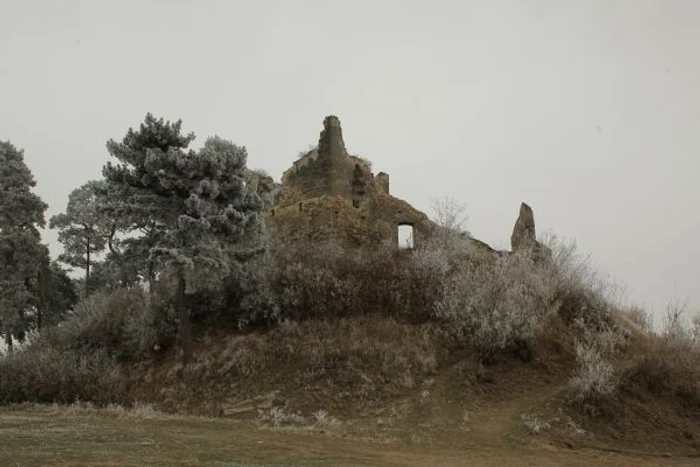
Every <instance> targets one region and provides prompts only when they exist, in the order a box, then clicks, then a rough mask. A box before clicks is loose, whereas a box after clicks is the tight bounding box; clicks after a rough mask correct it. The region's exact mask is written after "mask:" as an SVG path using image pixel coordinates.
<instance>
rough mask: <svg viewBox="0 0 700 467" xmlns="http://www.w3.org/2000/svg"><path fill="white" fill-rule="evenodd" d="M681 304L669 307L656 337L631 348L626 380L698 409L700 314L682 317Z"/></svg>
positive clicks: (699, 389) (648, 338) (699, 405)
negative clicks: (631, 362)
mask: <svg viewBox="0 0 700 467" xmlns="http://www.w3.org/2000/svg"><path fill="white" fill-rule="evenodd" d="M685 314H686V313H685V309H684V307H682V306H681V307H676V306H669V310H668V314H667V318H666V320H665V322H664V327H663V329H662V332H661V334H660V335H659V336H648V337H647V338H646V339H638V340H637V342H636V343H635V345H634V346H633V347H632V348H631V349H630V353H631V354H632V355H633V357H634V364H633V366H632V367H631V368H630V369H629V371H628V374H627V377H626V381H625V382H626V383H627V384H630V383H637V384H641V385H642V386H643V387H645V388H646V389H647V390H648V391H650V392H651V393H652V394H655V395H658V396H662V397H666V398H674V399H677V400H680V401H681V402H682V403H683V404H684V405H686V406H688V407H689V408H693V409H698V408H700V314H695V315H694V316H693V317H692V318H691V319H689V320H686V319H685Z"/></svg>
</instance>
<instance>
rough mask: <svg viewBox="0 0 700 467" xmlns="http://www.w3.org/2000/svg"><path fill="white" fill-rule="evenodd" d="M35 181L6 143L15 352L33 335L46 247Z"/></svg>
mask: <svg viewBox="0 0 700 467" xmlns="http://www.w3.org/2000/svg"><path fill="white" fill-rule="evenodd" d="M34 186H36V182H35V180H34V176H33V175H32V173H31V171H30V170H29V168H28V167H27V165H26V164H25V163H24V154H23V151H21V150H18V149H17V148H15V147H14V146H13V145H12V144H11V143H10V142H9V141H8V142H1V141H0V332H1V333H2V335H3V336H4V337H5V341H6V343H7V345H8V348H9V349H10V350H12V346H13V339H15V338H16V339H18V340H20V341H21V340H22V339H23V338H24V335H25V333H26V331H27V330H28V329H29V327H30V324H31V320H30V310H31V307H32V306H34V305H35V302H36V293H35V292H36V287H37V280H38V274H39V270H40V265H41V260H42V257H43V255H44V254H45V252H46V247H45V246H44V245H42V244H41V235H40V233H39V228H40V227H43V226H44V225H45V220H44V212H45V211H46V208H47V205H46V203H44V202H43V201H42V200H41V198H39V196H38V195H36V194H35V193H32V191H31V190H32V188H33V187H34Z"/></svg>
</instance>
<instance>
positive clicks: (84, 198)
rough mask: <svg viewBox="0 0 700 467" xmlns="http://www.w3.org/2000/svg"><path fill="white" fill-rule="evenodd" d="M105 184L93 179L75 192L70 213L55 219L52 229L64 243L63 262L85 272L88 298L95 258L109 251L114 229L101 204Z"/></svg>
mask: <svg viewBox="0 0 700 467" xmlns="http://www.w3.org/2000/svg"><path fill="white" fill-rule="evenodd" d="M104 184H105V182H104V181H96V180H93V181H90V182H88V183H86V184H84V185H83V186H81V187H79V188H76V189H75V190H73V191H72V192H71V194H70V195H69V196H68V206H67V207H66V212H65V213H61V214H57V215H55V216H53V217H52V218H51V220H50V222H49V226H50V227H51V228H52V229H58V240H59V241H60V242H61V243H63V248H64V252H63V254H61V255H60V256H59V260H60V261H61V262H63V263H66V264H68V265H70V266H73V267H78V268H81V269H84V270H85V282H84V295H85V296H88V295H89V294H90V291H91V283H90V268H91V266H92V265H93V264H94V263H95V262H96V258H95V256H96V255H97V254H98V253H100V252H101V251H103V250H104V249H105V247H106V244H107V238H108V236H109V233H110V229H111V222H110V221H109V220H108V219H107V218H106V217H105V215H104V214H103V213H102V212H101V211H100V206H99V202H98V192H99V190H100V189H102V186H103V185H104Z"/></svg>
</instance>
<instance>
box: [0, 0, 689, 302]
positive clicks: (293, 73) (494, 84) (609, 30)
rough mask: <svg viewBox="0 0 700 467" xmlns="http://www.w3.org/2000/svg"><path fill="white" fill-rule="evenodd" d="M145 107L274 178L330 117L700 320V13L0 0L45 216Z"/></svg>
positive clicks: (5, 124) (18, 140)
mask: <svg viewBox="0 0 700 467" xmlns="http://www.w3.org/2000/svg"><path fill="white" fill-rule="evenodd" d="M149 111H150V112H152V113H154V114H155V115H156V116H162V117H165V118H166V119H171V120H176V119H178V118H182V119H183V122H184V128H185V130H187V131H194V132H195V133H196V134H197V136H198V139H197V142H198V143H199V144H201V143H202V142H203V141H204V139H205V138H206V137H207V136H209V135H212V134H219V135H220V136H223V137H226V138H228V139H231V140H233V141H235V142H237V143H239V144H243V145H245V146H247V147H248V150H249V153H250V160H249V165H250V166H251V167H253V168H264V169H266V170H267V171H268V172H270V173H271V174H272V175H273V176H274V177H275V178H276V179H279V176H280V175H281V173H282V171H283V170H284V169H285V168H287V167H288V166H289V165H291V163H292V161H293V160H294V158H295V156H296V154H297V153H298V152H299V151H300V150H301V149H305V148H306V147H307V146H308V145H309V144H311V143H315V142H316V141H317V139H318V134H319V132H320V130H321V123H322V121H323V117H324V116H326V115H329V114H335V115H338V116H339V117H340V119H341V122H342V124H343V129H344V135H345V142H346V145H347V146H348V149H349V150H350V151H352V152H355V153H360V154H361V155H362V156H364V157H367V158H369V159H370V160H372V161H373V163H374V168H375V171H386V172H389V173H390V174H391V183H392V191H393V194H395V195H396V196H399V197H401V198H404V199H406V200H408V201H409V202H411V203H412V204H414V205H415V206H416V207H418V208H419V209H423V210H424V211H429V206H430V199H431V197H439V196H451V197H453V198H455V199H458V200H461V201H464V202H465V203H466V205H467V207H468V213H469V216H470V220H469V223H468V226H467V227H468V228H469V230H470V231H471V232H472V233H473V234H474V235H475V236H476V237H478V238H480V239H482V240H484V241H486V242H488V243H490V244H492V245H494V246H496V247H506V246H507V245H508V240H509V237H510V233H511V230H512V227H513V223H514V221H515V218H516V216H517V214H518V209H519V205H520V202H521V201H526V202H528V203H529V204H530V205H531V206H532V207H533V209H534V210H535V216H536V222H537V227H538V230H539V231H540V232H543V231H547V230H551V231H553V232H555V233H557V234H559V235H561V236H564V237H569V238H572V237H573V238H576V239H577V240H578V243H579V246H580V249H581V250H582V251H583V252H588V253H591V254H592V255H593V257H594V259H595V261H596V262H597V263H598V264H599V265H600V267H601V268H602V269H603V270H605V271H607V272H609V273H611V274H613V275H614V276H615V278H616V279H617V280H620V281H623V282H624V283H626V284H627V285H628V291H629V294H630V295H631V296H632V297H633V298H634V299H635V300H636V301H638V302H643V303H646V304H647V305H648V306H649V307H652V308H654V309H656V310H657V311H660V310H661V309H663V307H664V306H665V303H666V302H667V301H668V299H670V298H674V297H675V298H678V299H681V300H684V299H688V300H689V301H690V303H691V305H692V306H694V307H695V308H700V291H699V290H698V284H699V283H700V280H699V279H700V277H699V271H700V239H699V238H698V230H699V229H700V210H698V202H699V201H700V196H699V194H700V188H699V187H698V186H697V183H696V180H697V179H698V177H699V176H700V157H699V156H700V1H695V0H685V1H683V0H677V1H674V0H656V1H651V0H627V1H623V0H599V1H593V0H591V1H583V0H581V1H573V0H569V1H567V0H539V1H536V0H531V1H525V0H520V1H516V0H513V1H505V0H503V1H496V0H483V1H470V0H461V1H448V0H433V1H427V0H426V1H411V0H400V1H399V0H397V1H389V0H375V1H362V0H354V1H347V0H344V1H333V0H323V1H321V0H318V1H316V0H297V1H291V0H278V1H265V0H249V1H235V0H227V1H223V0H222V1H213V0H196V1H195V0H192V1H190V0H179V1H178V0H167V1H166V0H150V1H149V0H139V1H134V0H129V1H126V0H119V1H116V0H112V1H99V0H89V1H87V0H86V1H77V0H60V1H59V0H55V1H50V0H46V1H37V0H3V1H2V3H1V4H0V139H2V140H8V139H9V140H11V141H12V142H13V143H14V144H15V145H16V146H18V147H21V148H24V149H25V151H26V152H25V157H26V162H27V164H28V165H29V167H30V168H31V170H32V171H33V172H34V174H35V176H36V178H37V181H38V187H37V192H38V193H39V194H40V195H41V196H42V197H43V198H44V200H46V201H47V202H48V203H49V205H50V209H49V215H53V214H56V213H58V212H60V211H62V210H64V209H65V203H66V201H67V196H68V193H69V192H70V191H71V190H72V189H73V188H75V187H77V186H79V185H81V184H82V183H84V182H85V181H87V180H89V179H94V178H98V177H100V176H101V174H100V170H101V167H102V165H103V164H104V163H105V162H106V160H107V159H108V154H107V152H106V149H105V142H106V141H107V140H108V139H109V138H115V139H120V138H121V137H123V135H124V133H125V132H126V130H127V128H128V127H130V126H137V125H138V124H139V123H140V122H141V121H142V120H143V117H144V116H145V114H146V112H149ZM45 238H46V241H48V242H50V243H51V245H52V248H53V252H54V253H56V252H58V251H59V250H58V245H57V244H56V240H55V238H56V237H55V235H54V234H53V233H51V232H49V233H47V234H46V236H45Z"/></svg>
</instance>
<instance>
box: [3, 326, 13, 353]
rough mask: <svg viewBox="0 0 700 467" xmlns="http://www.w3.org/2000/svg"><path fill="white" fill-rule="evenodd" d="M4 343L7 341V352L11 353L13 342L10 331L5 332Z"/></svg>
mask: <svg viewBox="0 0 700 467" xmlns="http://www.w3.org/2000/svg"><path fill="white" fill-rule="evenodd" d="M5 343H7V353H8V354H11V353H12V351H13V350H14V342H13V341H12V333H11V332H10V331H7V332H6V333H5Z"/></svg>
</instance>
